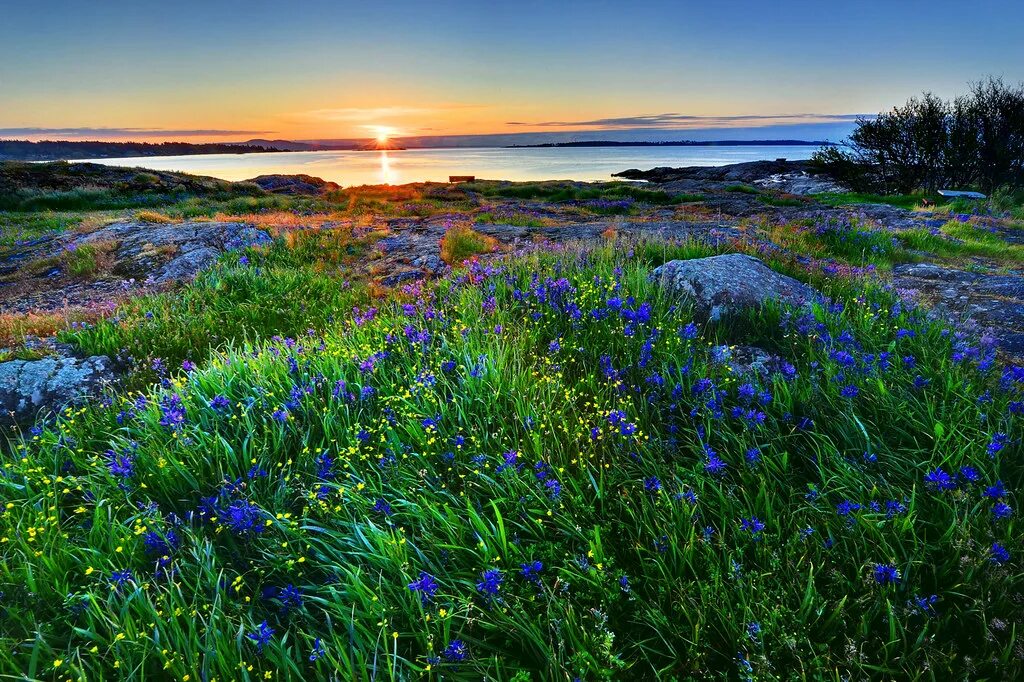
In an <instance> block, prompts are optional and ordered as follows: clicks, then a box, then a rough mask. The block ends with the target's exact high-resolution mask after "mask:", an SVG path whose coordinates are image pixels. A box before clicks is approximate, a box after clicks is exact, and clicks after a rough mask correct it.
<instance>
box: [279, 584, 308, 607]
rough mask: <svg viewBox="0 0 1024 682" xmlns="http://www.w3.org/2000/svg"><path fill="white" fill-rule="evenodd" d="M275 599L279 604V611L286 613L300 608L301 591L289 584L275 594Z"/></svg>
mask: <svg viewBox="0 0 1024 682" xmlns="http://www.w3.org/2000/svg"><path fill="white" fill-rule="evenodd" d="M277 599H278V601H280V602H281V611H282V612H283V613H288V612H289V611H291V610H292V609H300V608H302V590H300V589H299V588H297V587H295V585H292V584H291V583H288V585H286V586H285V588H284V589H283V590H281V591H280V592H278V593H277Z"/></svg>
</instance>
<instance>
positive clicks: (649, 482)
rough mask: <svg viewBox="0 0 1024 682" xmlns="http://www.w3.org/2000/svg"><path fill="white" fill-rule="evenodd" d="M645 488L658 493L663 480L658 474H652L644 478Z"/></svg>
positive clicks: (652, 492)
mask: <svg viewBox="0 0 1024 682" xmlns="http://www.w3.org/2000/svg"><path fill="white" fill-rule="evenodd" d="M644 490H646V491H647V492H649V493H651V494H656V493H657V492H658V491H659V490H661V481H660V480H658V477H657V476H651V477H650V478H645V479H644Z"/></svg>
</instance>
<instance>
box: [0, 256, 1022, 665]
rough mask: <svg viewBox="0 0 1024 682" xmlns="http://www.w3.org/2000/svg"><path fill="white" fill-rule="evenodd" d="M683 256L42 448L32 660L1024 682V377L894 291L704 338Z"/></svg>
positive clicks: (20, 656) (143, 397)
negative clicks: (672, 282)
mask: <svg viewBox="0 0 1024 682" xmlns="http://www.w3.org/2000/svg"><path fill="white" fill-rule="evenodd" d="M678 248H679V250H680V251H679V252H680V253H682V252H683V250H684V249H686V248H690V247H678ZM690 250H691V251H692V252H694V253H699V252H701V251H702V250H703V249H698V248H691V249H690ZM666 252H667V251H662V252H660V253H666ZM658 254H659V252H658V250H657V248H656V247H655V246H654V245H649V246H646V247H642V248H637V250H635V251H633V252H632V253H630V252H628V251H626V250H625V249H616V248H615V247H606V248H602V249H599V250H596V251H591V252H577V251H565V252H562V253H551V252H549V253H543V254H534V255H528V256H522V257H518V258H516V259H512V260H507V261H492V262H491V263H490V264H481V263H473V264H472V265H471V266H470V267H469V268H468V269H465V270H461V271H457V272H456V273H454V274H453V275H452V276H450V277H449V278H448V279H446V280H444V281H442V282H440V283H439V284H438V285H436V286H432V287H422V288H419V289H416V288H412V289H410V290H408V291H407V292H406V293H405V295H404V298H403V299H401V300H385V301H381V302H380V303H379V304H378V305H376V306H374V307H371V308H366V307H360V309H359V310H356V311H352V312H351V313H350V314H348V315H345V316H343V317H338V318H337V319H336V321H335V323H334V324H333V325H331V326H330V327H329V328H328V329H327V330H326V331H325V332H324V333H322V334H312V335H301V336H296V337H290V338H281V339H278V340H275V341H272V342H270V343H261V344H255V345H244V346H238V347H233V348H229V349H227V350H226V351H225V352H223V353H220V354H218V355H217V356H216V357H215V358H214V359H213V360H212V361H211V362H210V363H209V364H207V365H206V366H205V367H203V368H201V369H197V370H195V371H193V372H192V373H190V374H189V375H187V376H183V377H180V378H177V379H174V380H169V381H167V382H165V385H164V386H163V387H159V386H157V387H154V388H152V389H149V390H147V391H145V392H143V393H141V394H139V393H136V394H131V395H122V396H119V397H115V398H114V399H112V400H111V401H110V402H109V403H108V404H105V405H97V406H94V407H89V408H85V409H81V410H78V411H75V412H68V413H67V414H66V415H65V416H64V417H62V418H61V419H60V420H59V421H58V422H57V423H56V424H54V425H52V426H47V427H44V428H40V429H39V430H37V431H36V432H35V433H33V434H30V435H28V436H27V437H26V438H25V439H24V440H22V441H20V442H18V443H16V444H14V446H15V447H16V453H15V455H14V456H12V457H10V458H8V459H7V460H6V461H5V462H4V464H3V467H4V472H3V473H4V475H3V476H2V477H0V490H2V491H3V496H4V499H5V500H6V509H5V510H4V511H3V514H2V516H0V539H2V541H0V559H2V561H0V590H2V592H3V593H4V597H3V609H4V620H3V627H2V629H0V638H2V640H3V646H2V647H0V669H2V670H4V671H11V672H15V671H16V672H17V673H18V674H22V675H25V676H27V677H29V678H50V677H61V678H63V677H65V676H68V677H71V678H73V679H77V678H79V677H84V678H87V679H106V678H117V677H122V676H127V675H135V676H138V677H140V678H141V677H145V678H147V679H157V678H159V679H182V678H183V677H185V676H189V677H190V678H191V679H213V678H217V679H237V678H241V679H264V678H273V679H291V680H303V679H316V678H331V677H337V678H339V679H356V680H373V679H386V680H402V679H409V678H412V677H420V676H423V677H428V678H436V679H442V678H443V679H456V680H462V679H465V680H478V679H496V680H512V679H515V680H526V679H577V678H578V679H691V678H693V679H697V678H699V679H736V678H740V679H765V680H770V679H789V678H792V677H799V678H802V679H803V678H806V679H877V678H894V679H895V678H898V679H934V678H936V677H953V678H958V679H959V678H964V677H971V678H989V679H1015V678H1016V677H1018V676H1019V675H1020V674H1021V673H1022V672H1024V670H1022V668H1024V663H1022V659H1021V653H1020V641H1019V633H1020V631H1021V626H1022V624H1024V623H1022V620H1021V619H1022V616H1021V611H1020V607H1019V603H1017V602H1018V600H1017V599H1016V596H1015V595H1018V593H1019V592H1020V590H1021V585H1022V582H1021V581H1022V578H1024V575H1022V564H1021V559H1020V553H1021V540H1020V534H1019V532H1018V530H1017V528H1016V520H1015V511H1014V510H1013V506H1014V504H1015V503H1014V500H1015V499H1016V496H1017V495H1018V494H1019V488H1020V484H1021V479H1022V473H1024V465H1022V460H1021V458H1020V456H1019V443H1020V439H1021V437H1022V435H1024V429H1022V428H1021V414H1022V413H1024V394H1022V389H1024V371H1022V370H1020V369H1019V368H1009V369H1003V368H1002V367H1001V366H999V365H997V364H996V362H995V360H994V357H993V352H994V351H993V349H992V347H991V345H990V344H988V343H987V342H980V343H975V342H973V341H972V340H971V339H969V338H967V337H963V336H961V335H960V334H957V333H952V332H950V330H948V329H945V328H943V327H942V326H940V325H938V324H936V323H934V322H931V321H929V320H928V319H927V318H926V317H925V316H924V315H923V314H921V313H919V312H917V311H914V310H910V309H908V308H907V307H906V306H904V305H902V304H901V303H900V302H899V301H898V300H896V299H895V298H893V297H892V295H891V294H887V293H885V292H882V291H879V290H877V289H871V290H861V291H858V292H855V294H854V295H852V296H845V295H844V296H842V297H838V298H832V299H822V300H819V301H816V302H814V303H813V304H812V305H810V306H809V307H807V308H803V309H787V308H780V307H775V306H772V307H769V308H766V309H763V310H760V311H751V312H748V313H747V314H745V315H742V316H740V317H738V318H736V319H733V320H731V321H730V322H729V323H728V324H722V325H717V326H716V325H705V324H702V323H701V322H700V321H699V320H698V319H695V318H694V316H693V314H692V312H691V310H690V309H689V307H688V306H687V305H685V303H683V302H680V301H679V300H677V299H675V298H674V297H672V296H670V295H669V294H667V293H666V292H665V291H663V290H661V289H660V288H658V287H657V285H655V284H654V283H653V282H651V280H650V279H649V275H650V271H651V266H650V264H649V262H648V258H655V257H658ZM239 276H246V275H245V273H241V274H240V275H239ZM417 286H419V285H417ZM826 293H831V292H826ZM238 301H239V304H243V301H244V299H242V298H239V299H238ZM167 331H168V333H170V330H169V329H168V330H167ZM755 342H756V343H757V344H758V345H759V346H760V347H762V348H764V349H766V350H768V351H770V352H771V353H772V355H773V356H774V359H773V360H771V361H769V362H767V363H766V364H764V365H763V368H762V370H761V371H750V372H747V371H744V370H743V368H742V366H741V365H738V364H737V362H738V360H739V358H740V356H741V355H742V353H743V347H742V345H741V344H744V343H755Z"/></svg>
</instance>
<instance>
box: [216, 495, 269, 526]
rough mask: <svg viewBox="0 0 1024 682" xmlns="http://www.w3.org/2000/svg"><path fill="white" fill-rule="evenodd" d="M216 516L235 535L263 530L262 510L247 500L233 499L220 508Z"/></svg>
mask: <svg viewBox="0 0 1024 682" xmlns="http://www.w3.org/2000/svg"><path fill="white" fill-rule="evenodd" d="M218 518H219V520H220V522H221V523H223V524H224V525H225V526H227V527H228V528H229V529H231V531H232V532H234V533H235V534H236V535H250V534H254V533H255V534H258V533H262V532H263V510H262V509H260V508H259V507H257V506H256V505H255V504H252V503H251V502H249V501H248V500H234V501H233V502H232V503H231V504H229V505H228V506H227V507H225V508H223V509H221V510H220V513H219V514H218Z"/></svg>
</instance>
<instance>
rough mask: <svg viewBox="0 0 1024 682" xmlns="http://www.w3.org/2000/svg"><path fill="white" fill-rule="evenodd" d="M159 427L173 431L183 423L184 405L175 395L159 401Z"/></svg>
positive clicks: (179, 397) (178, 396)
mask: <svg viewBox="0 0 1024 682" xmlns="http://www.w3.org/2000/svg"><path fill="white" fill-rule="evenodd" d="M160 411H161V413H162V416H161V417H160V426H163V427H165V428H168V429H171V430H174V429H177V428H178V427H179V426H181V425H182V424H184V423H185V405H184V404H183V403H182V401H181V396H180V395H178V394H177V393H174V394H172V395H169V396H166V397H164V398H163V400H161V401H160Z"/></svg>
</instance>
